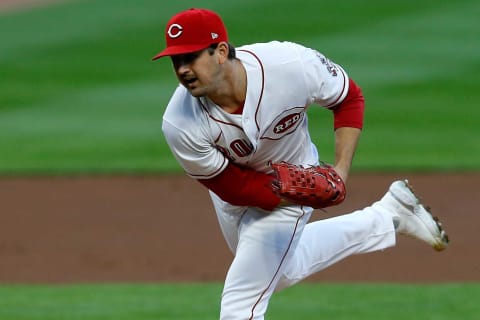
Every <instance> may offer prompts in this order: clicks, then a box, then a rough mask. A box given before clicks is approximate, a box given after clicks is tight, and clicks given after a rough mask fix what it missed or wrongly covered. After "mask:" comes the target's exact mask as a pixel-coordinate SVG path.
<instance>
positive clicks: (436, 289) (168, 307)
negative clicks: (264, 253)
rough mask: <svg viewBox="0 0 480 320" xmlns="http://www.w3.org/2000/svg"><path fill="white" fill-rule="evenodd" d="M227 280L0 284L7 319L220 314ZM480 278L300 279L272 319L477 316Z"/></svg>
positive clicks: (174, 318) (1, 313)
mask: <svg viewBox="0 0 480 320" xmlns="http://www.w3.org/2000/svg"><path fill="white" fill-rule="evenodd" d="M220 295H221V285H220V284H217V283H209V284H148V285H145V284H103V285H62V286H46V285H45V286H38V285H37V286H25V285H3V286H0V319H2V320H33V319H42V320H60V319H62V320H63V319H69V320H74V319H82V320H83V319H85V320H94V319H102V320H108V319H115V320H122V319H125V320H131V319H135V320H147V319H162V320H178V319H182V320H189V319H191V320H202V319H216V318H218V312H219V299H220ZM478 296H480V286H479V285H478V284H434V285H432V284H430V285H400V284H311V283H306V284H300V285H297V286H295V287H292V288H289V289H286V290H285V291H282V292H279V293H277V294H276V295H274V297H273V298H272V300H271V303H270V308H269V311H268V313H267V318H271V319H276V320H282V319H285V320H287V319H288V320H290V319H305V320H306V319H317V320H321V319H338V320H342V319H345V320H351V319H355V320H363V319H364V320H371V319H390V320H404V319H422V320H428V319H431V320H452V319H462V320H476V319H478V315H479V314H480V306H479V305H478V303H477V299H475V297H478Z"/></svg>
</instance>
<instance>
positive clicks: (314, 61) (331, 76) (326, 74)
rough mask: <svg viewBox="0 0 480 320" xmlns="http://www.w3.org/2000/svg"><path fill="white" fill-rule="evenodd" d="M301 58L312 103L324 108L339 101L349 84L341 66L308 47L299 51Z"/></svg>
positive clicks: (345, 93)
mask: <svg viewBox="0 0 480 320" xmlns="http://www.w3.org/2000/svg"><path fill="white" fill-rule="evenodd" d="M301 59H302V62H303V67H304V75H305V81H306V83H307V87H308V89H309V92H310V96H311V101H312V103H315V104H318V105H320V106H322V107H325V108H333V107H335V106H336V105H338V104H339V103H341V102H342V101H343V99H345V97H346V95H347V92H348V86H349V79H348V75H347V73H346V72H345V71H344V70H343V69H342V67H341V66H339V65H337V64H336V63H334V62H332V61H331V60H329V59H328V58H327V57H325V56H324V55H323V54H321V53H320V52H318V51H316V50H313V49H309V48H305V49H304V50H303V51H302V52H301Z"/></svg>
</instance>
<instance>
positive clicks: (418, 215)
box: [381, 180, 449, 251]
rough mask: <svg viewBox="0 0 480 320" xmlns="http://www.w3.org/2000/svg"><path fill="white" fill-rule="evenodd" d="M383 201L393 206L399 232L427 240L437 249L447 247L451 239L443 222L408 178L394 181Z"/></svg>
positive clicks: (440, 249)
mask: <svg viewBox="0 0 480 320" xmlns="http://www.w3.org/2000/svg"><path fill="white" fill-rule="evenodd" d="M381 202H383V203H385V204H389V205H390V207H392V206H393V208H394V218H393V219H394V221H395V222H397V223H398V225H397V226H396V230H397V232H399V233H401V234H404V235H407V236H410V237H412V238H415V239H419V240H422V241H425V242H426V243H428V244H430V245H431V246H432V247H433V248H434V249H435V250H437V251H442V250H444V249H446V247H447V245H448V242H449V240H448V236H447V234H446V233H445V231H444V230H443V229H442V224H441V223H440V221H439V220H438V218H437V217H433V216H432V214H431V213H430V211H429V208H428V207H425V206H424V205H423V204H422V203H421V202H420V199H419V198H418V197H417V196H416V195H415V193H414V192H413V189H412V187H411V186H410V185H409V183H408V180H398V181H395V182H393V183H392V184H391V185H390V188H389V190H388V192H387V193H386V194H385V196H384V197H383V199H382V200H381Z"/></svg>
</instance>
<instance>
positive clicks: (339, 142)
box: [335, 127, 362, 182]
mask: <svg viewBox="0 0 480 320" xmlns="http://www.w3.org/2000/svg"><path fill="white" fill-rule="evenodd" d="M361 132H362V131H361V129H358V128H349V127H342V128H338V129H336V130H335V170H336V171H337V173H338V174H339V175H340V177H342V179H343V181H344V182H346V181H347V179H348V175H349V172H350V167H351V165H352V160H353V156H354V154H355V150H356V149H357V145H358V141H359V140H360V134H361Z"/></svg>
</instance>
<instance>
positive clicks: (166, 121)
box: [162, 85, 204, 134]
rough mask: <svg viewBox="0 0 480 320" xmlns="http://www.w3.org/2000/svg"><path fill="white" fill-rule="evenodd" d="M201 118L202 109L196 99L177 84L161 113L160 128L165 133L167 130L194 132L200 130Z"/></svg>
mask: <svg viewBox="0 0 480 320" xmlns="http://www.w3.org/2000/svg"><path fill="white" fill-rule="evenodd" d="M203 118H204V116H203V109H202V107H201V106H200V103H199V102H198V99H196V98H195V97H193V96H192V95H191V94H190V93H189V92H188V91H187V89H185V88H184V87H183V86H182V85H179V86H178V87H177V89H176V90H175V93H174V94H173V95H172V97H171V98H170V101H169V102H168V105H167V108H166V109H165V112H164V114H163V122H162V128H163V131H164V133H165V134H168V133H169V132H170V133H172V132H177V133H178V132H183V133H186V134H194V133H198V132H197V131H198V130H200V128H201V126H202V123H203V120H202V119H203Z"/></svg>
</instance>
